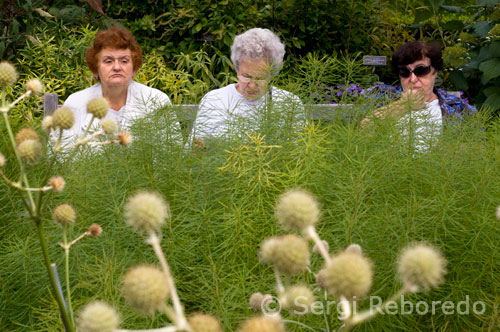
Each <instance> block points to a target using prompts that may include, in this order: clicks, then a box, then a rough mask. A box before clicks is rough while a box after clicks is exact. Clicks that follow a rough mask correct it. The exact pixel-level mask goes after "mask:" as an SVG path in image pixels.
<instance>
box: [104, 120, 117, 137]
mask: <svg viewBox="0 0 500 332" xmlns="http://www.w3.org/2000/svg"><path fill="white" fill-rule="evenodd" d="M101 126H102V130H104V132H105V133H106V134H110V135H112V134H116V133H117V132H118V122H116V120H115V119H111V118H104V119H102V120H101Z"/></svg>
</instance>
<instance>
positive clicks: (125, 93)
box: [64, 27, 171, 137]
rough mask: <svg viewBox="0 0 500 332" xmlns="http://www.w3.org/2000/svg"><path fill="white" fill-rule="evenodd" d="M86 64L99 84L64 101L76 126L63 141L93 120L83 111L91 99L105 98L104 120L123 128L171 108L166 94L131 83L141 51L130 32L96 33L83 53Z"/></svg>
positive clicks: (76, 135) (66, 134)
mask: <svg viewBox="0 0 500 332" xmlns="http://www.w3.org/2000/svg"><path fill="white" fill-rule="evenodd" d="M85 60H86V62H87V65H88V67H89V68H90V70H91V71H92V73H93V74H94V77H95V78H96V79H97V80H99V83H97V84H95V85H93V86H91V87H90V88H87V89H85V90H82V91H79V92H76V93H74V94H72V95H70V96H69V97H68V99H66V102H65V103H64V106H67V107H69V108H70V109H71V110H72V111H73V113H74V114H75V125H74V126H73V128H71V129H69V130H65V131H64V137H78V136H81V135H82V133H83V130H84V129H85V128H86V127H87V126H88V124H89V123H90V121H91V118H92V115H90V114H88V113H87V111H86V107H87V103H88V102H89V101H90V100H92V99H94V98H98V97H104V98H105V99H106V100H107V101H108V104H109V111H108V113H107V115H106V117H107V118H112V119H114V120H116V122H117V123H118V125H119V126H120V127H122V128H124V127H125V128H126V127H128V126H130V124H131V122H132V121H133V120H134V119H137V118H140V117H143V116H145V115H146V114H148V113H150V112H152V111H153V110H155V109H157V108H160V107H163V106H165V105H170V104H171V103H170V99H169V98H168V96H167V95H166V94H165V93H163V92H161V91H159V90H157V89H154V88H150V87H148V86H146V85H143V84H140V83H137V82H135V81H133V78H134V77H135V75H136V74H137V71H138V70H139V68H140V67H141V65H142V50H141V48H140V47H139V45H138V44H137V41H136V40H135V38H134V36H133V35H132V34H131V33H130V31H128V30H126V29H124V28H121V27H112V28H110V29H107V30H101V31H99V32H97V34H96V36H95V38H94V42H93V44H92V46H91V47H89V48H88V49H87V51H86V52H85Z"/></svg>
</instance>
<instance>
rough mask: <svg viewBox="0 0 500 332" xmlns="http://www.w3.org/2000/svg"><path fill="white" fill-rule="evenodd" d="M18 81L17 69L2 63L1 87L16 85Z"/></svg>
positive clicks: (0, 73)
mask: <svg viewBox="0 0 500 332" xmlns="http://www.w3.org/2000/svg"><path fill="white" fill-rule="evenodd" d="M16 81H17V71H16V67H14V66H13V65H11V64H10V63H8V62H6V61H3V62H0V87H2V86H7V85H11V84H14V83H16Z"/></svg>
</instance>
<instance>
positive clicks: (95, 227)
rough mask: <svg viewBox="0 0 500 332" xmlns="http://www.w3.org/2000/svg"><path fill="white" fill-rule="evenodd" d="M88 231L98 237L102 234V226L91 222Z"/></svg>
mask: <svg viewBox="0 0 500 332" xmlns="http://www.w3.org/2000/svg"><path fill="white" fill-rule="evenodd" d="M89 232H90V235H92V236H93V237H98V236H100V235H101V234H102V227H101V226H100V225H98V224H92V225H90V226H89Z"/></svg>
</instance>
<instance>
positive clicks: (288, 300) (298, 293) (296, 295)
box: [283, 285, 315, 314]
mask: <svg viewBox="0 0 500 332" xmlns="http://www.w3.org/2000/svg"><path fill="white" fill-rule="evenodd" d="M284 297H285V301H284V303H283V306H284V307H285V308H287V309H290V310H292V311H295V312H296V313H297V314H305V313H309V309H310V307H311V304H312V303H313V302H314V300H315V296H314V293H313V291H312V290H310V289H309V288H308V287H307V286H304V285H295V286H292V287H288V288H287V289H286V290H285V294H284Z"/></svg>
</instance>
